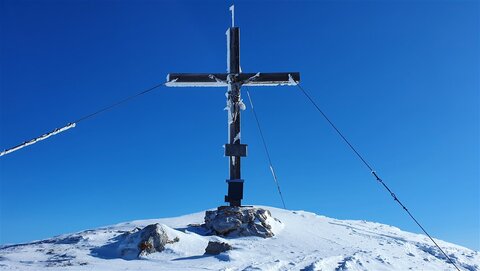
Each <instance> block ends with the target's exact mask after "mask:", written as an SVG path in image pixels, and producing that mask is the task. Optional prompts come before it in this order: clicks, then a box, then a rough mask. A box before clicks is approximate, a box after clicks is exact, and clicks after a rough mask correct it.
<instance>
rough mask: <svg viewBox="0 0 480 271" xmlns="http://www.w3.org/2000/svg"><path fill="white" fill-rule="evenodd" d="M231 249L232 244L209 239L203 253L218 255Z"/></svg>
mask: <svg viewBox="0 0 480 271" xmlns="http://www.w3.org/2000/svg"><path fill="white" fill-rule="evenodd" d="M231 249H232V246H231V245H230V244H227V243H225V242H217V241H210V242H208V245H207V248H205V254H210V255H218V254H220V253H222V252H225V251H228V250H231Z"/></svg>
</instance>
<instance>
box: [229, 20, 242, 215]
mask: <svg viewBox="0 0 480 271" xmlns="http://www.w3.org/2000/svg"><path fill="white" fill-rule="evenodd" d="M226 34H227V61H228V63H227V72H228V75H227V83H228V91H227V95H226V96H227V110H228V140H229V142H228V144H227V145H225V150H226V152H225V155H226V156H229V169H230V179H229V180H227V183H228V195H226V196H225V202H229V203H230V206H240V205H241V200H242V198H243V180H242V175H241V161H240V160H241V156H242V153H241V152H242V151H241V149H242V148H244V149H245V151H244V154H243V156H245V155H246V145H242V144H241V143H240V136H241V132H240V119H241V109H242V107H243V105H242V101H241V98H240V88H241V82H239V81H238V80H237V78H238V75H239V74H240V29H239V28H238V27H230V28H229V29H228V30H227V33H226ZM227 150H228V151H227Z"/></svg>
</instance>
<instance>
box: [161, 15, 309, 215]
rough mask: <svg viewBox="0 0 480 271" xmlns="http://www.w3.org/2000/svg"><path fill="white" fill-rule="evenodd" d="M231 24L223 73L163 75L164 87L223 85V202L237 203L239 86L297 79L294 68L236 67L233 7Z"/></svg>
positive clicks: (243, 152) (243, 150)
mask: <svg viewBox="0 0 480 271" xmlns="http://www.w3.org/2000/svg"><path fill="white" fill-rule="evenodd" d="M231 11H232V27H230V28H228V30H227V33H226V34H227V72H226V73H170V74H168V75H167V82H166V84H165V85H166V86H168V87H227V88H228V91H227V93H226V96H227V108H226V109H227V111H228V138H229V142H228V143H227V144H225V156H227V157H229V160H230V162H229V172H230V178H229V179H228V180H227V183H228V194H227V195H226V196H225V202H228V203H230V206H241V200H242V199H243V179H242V176H241V170H240V169H241V167H240V161H241V157H246V156H247V145H246V144H242V143H241V142H240V135H241V133H240V116H241V114H240V113H241V110H243V109H244V108H245V104H243V101H242V99H241V93H240V88H241V87H242V86H252V87H255V86H279V85H288V86H294V85H296V84H298V83H299V82H300V73H298V72H276V73H263V72H256V73H243V72H242V71H241V69H240V29H239V28H238V27H235V26H234V21H233V8H231Z"/></svg>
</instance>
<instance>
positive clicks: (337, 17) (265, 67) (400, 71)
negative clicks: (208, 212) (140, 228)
mask: <svg viewBox="0 0 480 271" xmlns="http://www.w3.org/2000/svg"><path fill="white" fill-rule="evenodd" d="M228 6H229V3H227V2H223V1H209V2H202V3H200V2H197V1H192V2H184V3H178V2H177V1H120V2H119V1H7V0H1V1H0V23H1V36H0V40H1V43H0V46H1V51H0V63H1V64H0V65H1V70H0V75H1V77H0V79H1V81H0V87H1V89H0V90H1V93H0V95H1V96H0V112H1V119H0V120H1V121H0V135H1V140H0V148H2V149H4V148H8V147H11V146H13V145H16V144H18V143H20V142H22V141H24V140H27V139H30V138H32V137H34V136H37V135H39V134H42V133H44V132H47V131H49V130H51V129H53V128H56V127H60V126H62V125H64V124H66V123H68V122H70V121H73V120H75V119H78V118H79V117H81V116H83V115H85V114H88V113H90V112H92V111H95V110H97V109H98V108H101V107H103V106H106V105H108V104H110V103H112V102H114V101H116V100H119V99H122V98H123V97H126V96H128V95H130V94H133V93H136V92H137V91H140V90H143V89H145V88H148V87H150V86H152V85H155V84H157V83H161V82H164V81H165V76H166V74H167V73H169V72H224V71H225V69H226V59H225V58H226V44H225V42H226V37H225V31H226V29H227V27H228V26H229V24H230V14H229V12H228ZM479 8H480V7H479V2H478V1H471V2H468V1H461V2H459V1H417V2H416V1H407V2H400V1H395V2H389V1H378V2H377V1H368V2H361V1H354V2H348V1H340V2H334V1H327V2H323V1H309V2H302V1H291V2H253V1H252V2H244V1H238V2H237V3H236V23H237V25H238V26H239V27H240V29H241V65H242V69H243V71H245V72H258V71H263V72H267V71H290V70H291V71H300V72H301V76H302V83H303V85H304V87H305V88H306V89H307V90H309V91H310V92H311V93H312V96H313V97H314V98H315V99H316V101H317V102H318V103H319V104H320V105H321V106H322V107H323V109H324V110H325V111H326V112H327V113H328V114H329V116H330V118H331V119H332V120H333V121H334V122H335V123H336V124H337V126H338V127H339V128H340V129H341V130H342V131H343V132H344V133H345V134H346V135H347V137H348V138H349V139H350V140H351V141H352V143H353V144H354V145H355V146H357V148H358V149H359V150H360V151H361V152H362V153H363V154H364V155H365V156H366V158H367V160H368V161H369V162H370V163H371V164H372V165H373V166H374V167H375V169H376V170H377V171H378V173H379V174H380V175H381V176H382V177H383V178H384V179H385V181H386V182H387V183H388V184H389V185H390V186H391V188H392V189H394V191H395V192H396V194H397V195H398V196H399V197H400V199H401V200H403V202H404V203H405V204H406V205H407V206H408V207H409V208H410V210H411V211H412V212H413V214H414V215H416V216H417V217H418V218H419V220H420V221H421V222H422V223H423V224H424V226H425V227H426V228H427V229H428V230H430V232H431V233H432V235H433V236H435V237H438V238H440V239H443V240H447V241H450V242H454V243H458V244H461V245H464V246H467V247H469V248H473V249H476V250H479V249H480V236H479V229H480V221H479V220H480V219H479V213H480V210H479V209H480V204H479V196H480V187H479V178H480V176H479V175H480V174H479V165H480V161H479V151H480V144H479V138H480V135H479V123H480V120H479V92H480V91H479V85H480V83H479V74H480V65H479V59H480V54H479V48H480V42H479V33H480V27H479V26H480V22H479V10H480V9H479ZM224 92H225V90H224V89H219V88H216V89H213V88H212V89H208V88H175V89H174V88H169V89H167V88H164V89H160V90H158V91H155V92H152V93H149V94H148V95H146V96H143V97H141V98H139V99H137V100H134V101H132V102H131V103H128V104H125V105H123V106H121V107H118V108H116V109H114V110H112V111H109V112H106V113H104V114H102V115H99V116H97V117H95V118H92V119H90V120H88V121H85V122H82V123H80V124H79V125H78V126H77V127H76V128H74V129H72V130H70V131H68V132H65V133H63V134H60V135H58V136H56V137H53V138H50V139H48V140H46V141H43V142H41V143H39V144H36V145H33V146H30V147H28V148H25V149H23V150H21V151H18V152H16V153H12V154H10V155H7V156H4V157H2V158H0V170H1V172H0V177H1V181H0V243H1V244H5V243H12V242H25V241H30V240H35V239H41V238H47V237H50V236H53V235H57V234H62V233H68V232H74V231H79V230H83V229H88V228H94V227H98V226H102V225H108V224H112V223H118V222H122V221H129V220H134V219H145V218H156V217H169V216H178V215H182V214H186V213H191V212H196V211H200V210H203V209H207V208H214V207H217V206H219V205H222V204H223V196H224V194H225V193H226V188H227V187H226V183H225V179H226V178H227V177H228V170H227V158H225V157H223V148H222V145H223V144H224V143H226V140H227V129H226V121H227V120H226V118H227V116H226V112H225V111H223V108H224V106H225V96H224ZM251 92H252V96H253V99H254V101H255V103H256V110H257V113H258V115H259V118H260V121H261V122H262V124H263V128H264V133H265V137H266V139H267V142H268V143H269V145H270V148H271V156H272V160H273V162H274V165H275V167H276V168H277V174H278V177H279V181H280V183H281V186H282V189H283V193H284V196H285V201H286V204H287V207H288V208H289V209H296V210H297V209H301V210H307V211H312V212H315V213H318V214H322V215H326V216H330V217H335V218H339V219H364V220H370V221H377V222H381V223H386V224H391V225H394V226H397V227H400V228H401V229H403V230H408V231H413V232H419V229H418V228H417V227H416V225H414V224H413V222H412V221H411V220H410V219H409V218H408V217H407V216H406V214H405V213H403V211H402V210H401V208H399V207H398V206H397V205H396V204H395V202H394V201H392V200H391V198H390V195H388V194H387V193H385V191H384V190H383V188H382V187H381V186H379V185H378V184H377V183H376V182H375V180H374V179H373V178H372V176H371V175H370V173H369V172H368V170H366V169H365V168H364V166H363V165H362V164H361V162H359V161H358V159H357V158H356V157H355V156H354V155H353V154H352V153H351V151H350V150H349V149H348V148H347V147H346V146H345V144H344V143H343V142H342V141H341V140H340V139H339V138H338V136H337V135H336V134H335V132H334V131H333V130H332V129H331V127H329V126H328V125H327V123H326V122H325V121H324V120H323V119H322V118H321V117H320V116H319V115H318V113H317V112H316V111H315V110H314V108H313V107H312V106H311V105H310V104H308V102H307V100H306V99H305V97H304V96H302V94H301V93H300V92H299V90H298V89H296V88H294V87H277V88H255V89H252V90H251ZM242 129H243V131H242V136H243V137H242V140H243V142H245V143H247V144H249V157H248V158H246V159H245V160H244V163H243V177H244V179H245V181H246V183H245V185H246V187H245V199H244V203H245V204H258V205H270V206H276V207H280V206H281V201H280V199H279V197H278V194H277V192H276V189H275V185H274V183H273V180H272V178H271V176H270V172H269V169H268V166H267V162H266V157H265V154H264V151H263V147H262V145H261V141H260V138H259V133H258V131H257V130H256V126H255V123H254V119H253V116H252V114H251V112H250V111H245V112H244V114H243V123H242Z"/></svg>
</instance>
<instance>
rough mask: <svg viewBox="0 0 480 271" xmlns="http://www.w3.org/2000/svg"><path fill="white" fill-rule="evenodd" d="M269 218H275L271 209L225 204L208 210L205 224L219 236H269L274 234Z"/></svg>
mask: <svg viewBox="0 0 480 271" xmlns="http://www.w3.org/2000/svg"><path fill="white" fill-rule="evenodd" d="M269 220H274V219H273V218H272V215H271V214H270V211H268V210H265V209H261V208H254V207H230V206H224V207H219V208H218V209H217V210H216V211H206V212H205V224H204V225H203V226H204V227H205V228H206V229H208V230H209V231H210V232H211V233H213V234H215V235H219V236H228V237H240V236H259V237H263V238H267V237H272V236H274V233H273V232H272V230H271V229H272V226H271V225H270V224H269V222H268V221H269Z"/></svg>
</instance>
